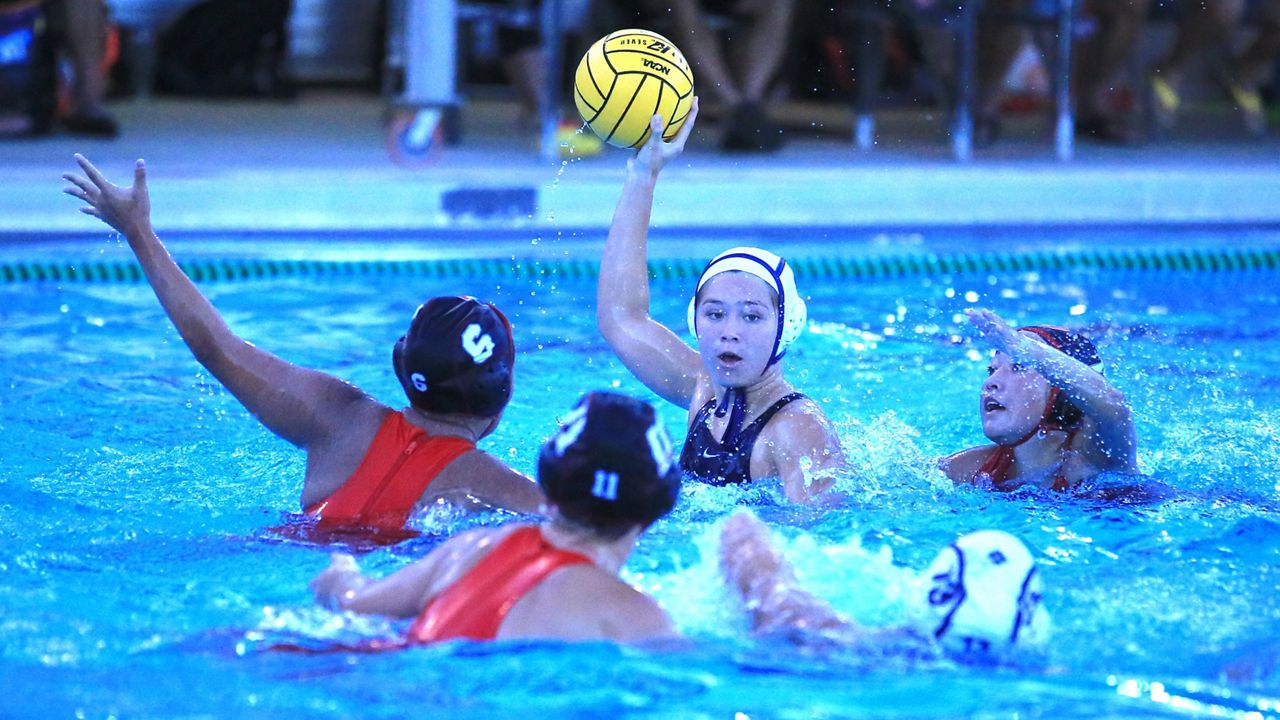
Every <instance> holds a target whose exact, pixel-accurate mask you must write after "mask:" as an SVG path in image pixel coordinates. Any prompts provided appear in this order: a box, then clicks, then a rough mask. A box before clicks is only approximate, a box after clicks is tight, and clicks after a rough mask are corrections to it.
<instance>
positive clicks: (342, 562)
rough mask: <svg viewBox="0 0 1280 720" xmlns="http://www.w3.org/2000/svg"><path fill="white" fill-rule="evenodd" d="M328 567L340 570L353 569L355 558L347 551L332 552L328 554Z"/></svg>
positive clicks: (354, 567)
mask: <svg viewBox="0 0 1280 720" xmlns="http://www.w3.org/2000/svg"><path fill="white" fill-rule="evenodd" d="M329 567H331V568H338V569H342V570H355V569H356V559H355V558H354V557H352V556H351V555H348V554H347V553H333V554H331V555H330V556H329Z"/></svg>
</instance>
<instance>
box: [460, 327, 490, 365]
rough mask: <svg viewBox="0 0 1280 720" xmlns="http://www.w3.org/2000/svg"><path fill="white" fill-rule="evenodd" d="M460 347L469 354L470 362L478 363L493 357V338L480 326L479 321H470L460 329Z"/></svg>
mask: <svg viewBox="0 0 1280 720" xmlns="http://www.w3.org/2000/svg"><path fill="white" fill-rule="evenodd" d="M462 349H463V350H466V351H467V354H468V355H470V356H471V362H473V363H475V364H477V365H479V364H480V363H482V362H484V361H485V360H488V359H489V358H490V357H493V338H491V337H489V334H488V333H486V332H484V331H483V330H482V329H481V328H480V323H471V324H470V325H468V326H467V329H466V330H463V331H462Z"/></svg>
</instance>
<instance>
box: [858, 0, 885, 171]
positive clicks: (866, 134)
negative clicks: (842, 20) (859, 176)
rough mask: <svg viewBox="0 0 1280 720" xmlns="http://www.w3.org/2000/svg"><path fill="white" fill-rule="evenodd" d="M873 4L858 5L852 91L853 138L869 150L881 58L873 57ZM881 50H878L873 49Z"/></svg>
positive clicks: (874, 141)
mask: <svg viewBox="0 0 1280 720" xmlns="http://www.w3.org/2000/svg"><path fill="white" fill-rule="evenodd" d="M869 6H870V2H869V1H868V0H863V1H862V2H859V3H858V5H857V13H858V15H857V17H856V18H855V24H854V35H853V42H854V51H853V57H854V58H856V60H855V67H856V70H855V72H856V75H855V76H854V77H855V80H854V82H855V83H856V86H855V87H854V91H853V115H854V124H853V139H854V142H856V143H857V146H858V149H859V150H863V151H866V150H870V149H871V147H872V146H873V145H875V143H876V118H875V115H874V113H873V110H872V105H873V98H874V95H875V92H876V87H875V86H876V84H877V82H876V81H878V80H879V79H880V73H879V69H880V67H879V55H880V53H878V52H876V53H874V55H876V57H872V55H873V52H872V50H873V48H872V46H871V36H872V33H871V30H870V27H869V25H870V23H871V21H872V19H873V18H872V10H871V8H870V7H869ZM874 49H875V50H879V48H874Z"/></svg>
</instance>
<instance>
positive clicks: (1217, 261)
mask: <svg viewBox="0 0 1280 720" xmlns="http://www.w3.org/2000/svg"><path fill="white" fill-rule="evenodd" d="M789 262H790V263H791V266H792V268H794V269H795V272H796V275H797V277H799V278H802V279H807V278H816V279H819V280H823V279H830V280H847V279H853V280H857V279H874V278H891V277H912V276H926V277H927V276H935V275H959V274H972V273H1003V272H1029V271H1045V270H1136V271H1193V272H1235V271H1245V270H1276V269H1280V248H1261V249H1250V248H1230V249H1223V248H1215V249H1202V248H1159V249H1142V250H1108V249H1081V250H1065V251H1061V250H1045V251H1033V252H1007V253H956V254H950V255H929V254H900V255H881V256H874V257H796V258H793V259H791V260H789ZM178 264H179V266H181V267H182V270H183V271H184V272H185V273H187V275H188V276H190V277H191V279H192V280H195V281H196V282H223V281H252V280H266V279H273V278H308V277H370V276H373V277H383V276H385V277H396V276H410V277H436V278H512V279H519V278H535V279H536V278H564V279H580V278H594V277H596V275H597V273H598V272H599V265H598V264H597V263H596V262H595V261H591V260H538V259H533V258H454V259H438V260H263V259H225V258H224V259H212V260H187V261H183V262H180V263H178ZM704 265H705V260H703V259H678V258H677V259H657V260H651V261H649V272H650V274H651V275H652V276H653V277H654V278H655V279H658V280H681V279H693V278H697V277H698V275H699V274H700V273H701V272H702V268H703V266H704ZM142 280H143V275H142V268H141V267H139V266H138V265H137V263H134V262H128V261H103V260H89V261H83V262H75V261H52V260H22V261H12V262H0V282H4V283H41V282H53V283H139V282H142Z"/></svg>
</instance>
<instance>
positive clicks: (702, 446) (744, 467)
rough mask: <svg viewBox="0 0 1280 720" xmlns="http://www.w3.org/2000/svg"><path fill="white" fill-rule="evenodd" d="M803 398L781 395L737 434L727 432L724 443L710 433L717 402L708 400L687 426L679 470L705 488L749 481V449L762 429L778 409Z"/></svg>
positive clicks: (795, 394) (798, 395) (797, 395)
mask: <svg viewBox="0 0 1280 720" xmlns="http://www.w3.org/2000/svg"><path fill="white" fill-rule="evenodd" d="M802 398H804V395H803V394H802V393H791V394H790V395H784V396H783V397H781V398H779V399H778V401H777V402H775V403H774V404H772V405H770V406H769V409H767V410H765V411H764V412H762V413H760V417H757V418H756V419H755V420H752V421H751V423H750V424H749V425H747V426H746V427H744V428H742V430H741V431H740V432H737V433H730V432H726V433H725V438H724V442H723V443H722V442H720V441H719V440H716V438H715V436H714V435H712V434H711V412H712V410H713V409H714V408H715V405H716V401H715V399H714V398H713V399H711V400H709V401H707V404H706V405H703V406H702V409H700V410H698V414H697V416H695V417H694V419H693V424H692V425H690V426H689V434H688V436H686V437H685V439H684V449H683V450H681V451H680V469H681V470H683V471H684V472H685V473H686V474H688V475H690V476H692V477H693V479H695V480H700V481H702V482H704V483H707V484H708V485H736V484H739V483H745V482H751V450H752V448H754V447H755V444H756V438H757V437H759V436H760V431H762V430H764V426H765V425H767V424H769V421H770V420H772V419H773V416H774V415H777V414H778V411H779V410H781V409H782V408H784V407H786V406H787V405H788V404H789V403H791V402H792V401H795V400H800V399H802ZM729 429H730V430H732V428H729ZM731 435H732V437H731Z"/></svg>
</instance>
